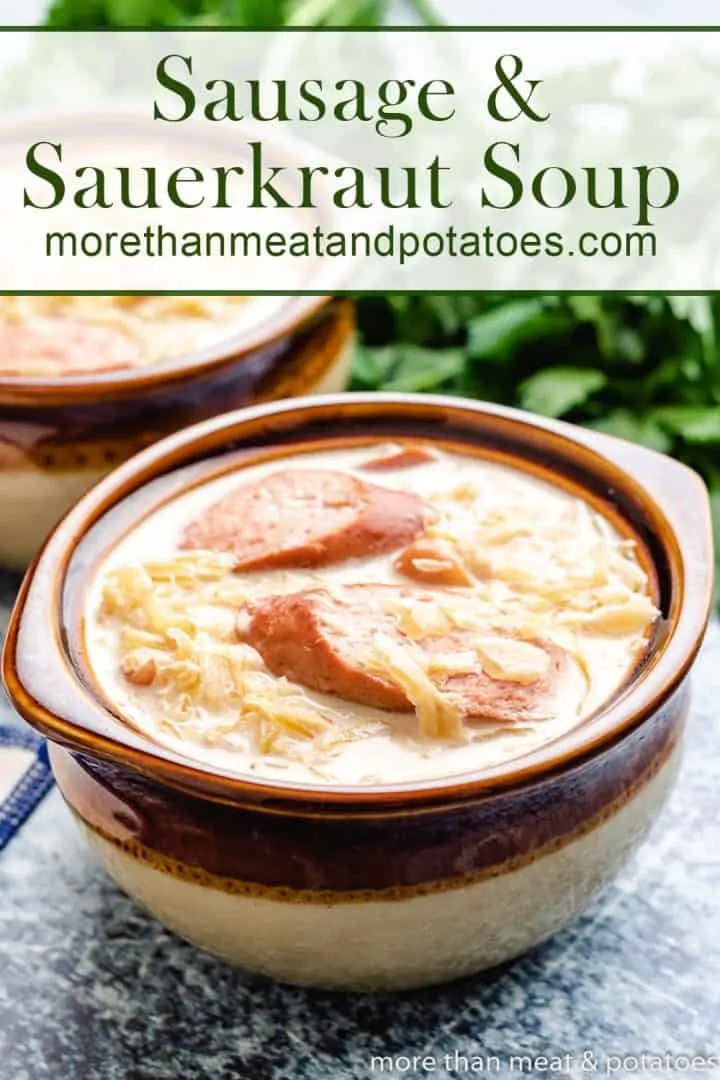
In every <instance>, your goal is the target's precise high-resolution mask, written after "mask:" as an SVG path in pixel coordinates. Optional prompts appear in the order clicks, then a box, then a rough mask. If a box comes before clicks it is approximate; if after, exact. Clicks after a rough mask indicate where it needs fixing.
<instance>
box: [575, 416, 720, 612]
mask: <svg viewBox="0 0 720 1080" xmlns="http://www.w3.org/2000/svg"><path fill="white" fill-rule="evenodd" d="M570 434H571V435H572V437H573V438H574V439H576V440H577V441H579V442H582V443H584V444H585V445H586V446H587V447H588V448H589V449H590V450H594V451H595V452H596V453H599V454H602V455H603V456H604V457H606V458H609V459H610V460H611V461H612V462H613V463H614V464H616V465H619V466H620V467H621V468H622V469H625V470H626V471H628V472H629V473H630V474H631V475H632V476H634V477H635V478H636V479H637V480H638V481H639V482H640V483H641V485H642V486H643V487H644V488H645V490H646V491H647V492H648V493H649V494H650V495H651V496H652V498H653V500H654V501H655V502H656V503H658V504H659V506H660V509H661V510H662V511H663V513H664V514H665V517H666V518H667V519H668V521H669V522H670V524H671V525H672V527H673V529H674V530H675V533H676V535H677V538H678V541H679V547H680V556H681V559H682V563H683V568H684V575H685V588H686V602H690V604H691V605H692V607H693V609H694V613H695V614H696V615H697V616H700V617H701V618H704V620H705V621H707V618H708V616H709V612H710V607H711V602H712V591H713V580H714V566H715V557H714V549H713V530H712V516H711V510H710V499H709V495H708V490H707V488H706V486H705V483H704V481H703V480H702V478H701V477H700V476H699V475H698V473H696V472H694V470H693V469H690V468H688V466H687V465H682V464H681V463H680V462H679V461H675V459H674V458H671V457H669V456H668V455H667V454H660V453H658V452H657V451H656V450H648V449H647V447H645V446H638V445H637V444H636V443H631V442H627V441H626V440H624V439H617V438H615V437H614V436H612V435H605V434H602V433H601V432H599V431H592V430H590V429H588V428H579V427H575V426H572V427H571V428H570ZM703 613H704V614H703Z"/></svg>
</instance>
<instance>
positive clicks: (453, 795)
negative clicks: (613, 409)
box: [3, 394, 712, 990]
mask: <svg viewBox="0 0 720 1080" xmlns="http://www.w3.org/2000/svg"><path fill="white" fill-rule="evenodd" d="M403 435H405V436H407V435H422V436H423V437H431V438H433V437H434V438H437V439H439V440H442V441H443V442H444V443H445V444H446V445H448V444H449V445H455V446H456V447H457V445H458V444H465V446H466V447H467V448H468V449H470V450H471V451H472V450H474V451H475V452H476V453H478V452H479V453H481V454H484V453H487V454H492V455H493V456H495V457H496V458H500V459H501V460H502V459H504V460H507V461H509V462H511V463H514V464H515V465H519V466H520V467H525V468H528V469H532V470H535V471H537V470H540V471H541V472H542V473H543V474H544V475H545V476H551V477H555V478H556V480H557V482H559V483H562V484H564V485H566V486H569V487H570V488H571V489H575V490H576V491H579V492H582V493H583V494H584V495H585V497H587V498H588V499H590V500H592V501H594V502H595V504H596V505H598V506H601V507H603V508H604V509H605V510H606V512H607V513H609V514H610V515H612V516H613V517H614V518H615V520H616V521H619V522H620V524H621V526H622V527H623V528H625V529H626V530H629V531H630V532H631V533H633V534H634V535H635V536H636V538H637V540H638V541H639V543H640V544H641V546H642V549H643V551H644V552H645V555H646V558H647V559H649V560H650V562H651V569H652V570H654V575H655V577H656V581H657V595H658V603H659V605H660V607H661V608H662V612H663V615H664V620H663V623H662V632H660V633H658V634H656V636H655V639H654V641H653V642H652V644H651V645H650V646H649V649H648V653H647V655H646V656H645V658H644V659H643V661H642V663H641V664H640V665H639V666H638V668H636V670H635V671H634V673H633V674H632V676H630V677H629V678H628V679H627V680H626V682H625V683H624V684H623V685H622V686H621V687H620V688H619V689H618V691H617V692H616V694H615V695H614V697H613V699H612V700H611V701H610V702H608V703H607V704H606V706H605V707H603V708H602V709H601V710H600V711H599V712H597V713H596V714H595V715H593V716H592V717H590V718H588V719H587V720H586V721H584V722H583V723H582V724H580V725H579V726H578V727H576V728H575V729H574V730H572V731H570V732H568V733H566V734H565V735H563V736H561V737H559V738H557V739H555V740H554V741H553V742H551V743H549V744H547V745H545V746H544V747H542V748H541V749H539V750H537V751H533V752H532V753H527V754H525V755H524V756H523V757H520V758H517V759H515V760H513V761H510V762H506V763H504V764H502V765H498V766H496V767H493V768H488V769H485V770H484V771H482V772H475V773H469V774H463V775H457V776H451V777H445V778H442V779H437V780H430V781H421V782H416V783H403V784H395V785H383V786H378V787H340V786H336V787H331V786H313V785H306V784H300V783H295V784H292V783H286V784H279V783H276V782H274V781H273V782H268V781H264V780H262V779H257V778H253V777H251V776H249V775H240V774H232V773H229V772H222V771H220V770H218V769H214V768H212V767H210V766H207V765H203V764H200V763H197V762H194V761H193V760H192V759H190V758H187V757H183V756H180V755H178V754H177V753H175V752H173V751H172V750H169V749H166V748H163V747H162V746H159V745H157V744H156V743H154V742H153V741H152V740H151V739H150V738H148V737H147V736H145V735H143V734H141V733H140V732H139V731H137V730H134V729H133V728H131V727H130V726H128V725H127V724H125V723H124V722H123V720H122V719H121V718H120V717H119V716H118V715H115V714H114V713H113V711H112V710H111V709H110V708H109V707H107V706H106V705H104V704H103V702H102V700H101V698H100V696H99V695H98V693H97V692H96V691H95V690H94V689H93V688H92V683H91V681H90V679H89V678H88V675H87V672H86V671H85V669H84V668H83V663H82V660H81V653H80V652H79V650H78V641H79V630H80V620H81V618H82V610H83V601H84V596H85V586H86V582H87V580H88V576H89V574H90V573H91V571H92V568H93V567H94V566H95V565H96V563H97V561H98V559H99V558H102V556H103V553H104V552H106V551H107V550H108V548H109V547H110V546H111V545H112V544H113V542H114V540H115V539H116V538H117V536H118V534H119V533H120V532H121V531H124V530H125V529H126V528H128V526H130V525H131V523H132V522H133V521H134V520H135V519H136V517H137V516H138V515H140V514H142V513H143V512H146V511H147V510H148V508H149V507H151V506H153V505H154V504H155V503H156V502H157V501H158V500H159V499H162V498H165V497H167V496H168V495H169V494H171V493H173V492H176V491H179V490H182V488H183V487H184V486H185V485H186V484H187V483H188V482H189V481H190V480H191V478H192V477H197V475H198V473H199V472H200V473H201V472H202V471H203V470H204V469H205V468H206V466H207V465H208V463H209V461H210V460H211V459H212V462H213V466H216V465H218V464H220V462H219V459H220V458H221V457H222V456H223V455H238V454H242V455H243V456H244V458H247V456H248V455H249V456H252V455H254V454H262V453H268V451H269V450H272V449H274V453H275V454H277V453H278V450H279V452H280V453H281V454H282V452H283V448H285V447H287V449H288V451H292V450H293V449H294V448H296V447H297V445H298V444H300V443H303V442H306V441H313V442H316V441H317V440H327V441H328V442H329V443H330V444H332V443H336V444H342V443H343V442H345V441H347V440H349V439H354V440H357V439H358V438H361V439H373V438H374V437H378V438H381V439H387V438H388V437H393V436H403ZM711 567H712V545H711V536H710V525H709V513H708V500H707V495H706V492H705V490H704V487H703V485H702V483H701V481H700V480H699V479H698V477H697V476H696V475H695V474H694V473H693V472H691V471H689V470H688V469H686V468H685V467H683V466H682V465H679V464H677V463H676V462H675V461H673V460H671V459H669V458H666V457H663V456H661V455H659V454H656V453H654V452H652V451H649V450H645V449H641V448H639V447H636V446H631V445H629V444H627V443H624V442H621V441H618V440H616V439H613V438H609V437H607V436H604V435H600V434H597V433H595V432H590V431H584V430H580V429H577V428H574V427H571V426H568V425H566V424H562V423H558V422H554V421H550V420H543V419H539V418H537V417H531V416H530V415H527V414H524V413H521V412H516V411H513V410H509V409H504V408H500V407H494V406H489V405H484V404H479V403H476V402H470V401H463V400H461V399H456V398H440V397H423V396H417V397H415V396H408V395H381V394H378V395H373V394H368V395H364V394H363V395H356V394H347V395H335V396H327V397H321V398H316V399H306V400H302V401H297V402H283V403H277V404H272V405H263V406H256V407H251V408H248V409H245V410H242V411H239V412H236V413H234V414H232V415H229V416H222V417H218V418H216V419H213V420H209V421H206V422H205V423H202V424H199V425H197V426H196V427H193V428H190V429H188V430H185V431H182V432H180V433H178V434H175V435H173V436H171V437H169V438H167V439H165V440H164V441H163V442H161V443H159V444H155V445H154V446H152V447H150V448H149V449H147V450H145V451H143V452H142V453H140V454H139V455H137V456H136V457H135V458H133V459H132V460H131V461H129V462H127V463H126V464H124V465H122V466H121V467H120V468H118V469H117V470H115V472H113V473H112V475H110V476H109V477H107V478H105V479H104V480H103V481H101V482H100V484H98V486H96V487H95V488H94V489H93V490H92V491H91V492H90V493H89V494H88V495H86V496H85V497H84V498H83V499H82V500H81V501H80V503H79V504H78V505H77V506H76V507H75V508H74V509H73V510H72V511H71V512H70V513H69V514H68V516H67V517H66V518H65V519H64V520H63V521H62V523H61V524H60V525H59V526H58V528H57V529H56V531H55V532H54V533H53V535H52V537H51V538H50V540H49V541H48V542H47V544H46V545H45V547H44V549H43V551H42V552H41V554H40V555H39V557H38V558H37V559H36V561H35V563H34V565H33V567H32V570H31V572H30V573H29V575H28V576H27V578H26V580H25V582H24V585H23V587H22V590H21V593H20V596H19V598H18V601H17V605H16V607H15V611H14V613H13V616H12V620H11V625H10V629H9V633H8V637H7V643H6V646H5V652H4V658H3V675H4V680H5V685H6V688H7V690H8V693H9V694H10V697H11V699H12V701H13V703H14V704H15V706H16V708H17V709H18V710H19V712H20V713H21V714H22V715H23V716H24V717H25V718H26V719H27V720H28V721H29V722H30V723H31V724H32V725H34V726H35V727H36V728H38V729H39V730H40V731H41V732H43V733H45V734H46V735H47V736H48V738H49V739H50V741H51V758H52V763H53V768H54V770H55V775H56V778H57V781H58V784H59V786H60V789H61V791H62V793H63V795H64V797H65V799H66V801H67V803H68V805H69V807H70V808H71V810H72V813H73V814H74V816H75V818H76V819H77V821H78V822H79V823H80V825H81V827H82V829H83V831H84V832H85V834H86V836H87V838H88V840H89V842H90V843H91V845H92V847H93V848H94V849H95V850H96V851H97V852H98V854H99V855H100V857H101V859H102V860H103V862H104V864H105V866H106V867H107V869H108V870H109V872H110V874H111V875H112V876H113V877H114V878H115V880H116V881H117V882H118V883H119V884H120V886H121V887H122V888H123V889H125V890H126V891H127V892H128V893H130V894H131V895H132V896H134V897H136V898H137V899H138V900H139V901H140V902H141V903H142V904H144V905H145V906H146V907H147V908H148V909H149V910H150V911H151V912H153V913H154V914H155V915H156V916H157V917H158V918H159V919H160V920H162V921H163V922H164V923H165V924H166V925H167V926H168V927H170V928H171V929H172V930H174V931H175V932H177V933H178V934H180V935H181V936H183V937H185V938H187V939H188V940H190V941H192V942H195V943H196V944H198V945H200V946H202V947H203V948H205V949H208V950H210V951H211V952H213V953H215V954H216V955H218V956H220V957H223V958H225V959H227V960H229V961H231V962H233V963H236V964H239V965H241V966H243V967H246V968H249V969H252V970H254V971H257V972H262V973H265V974H267V975H271V976H274V977H276V978H278V979H281V980H285V981H289V982H294V983H300V984H315V985H322V986H331V987H345V988H353V989H373V990H374V989H381V988H382V989H388V988H395V989H397V988H403V987H414V986H421V985H427V984H432V983H436V982H440V981H444V980H448V979H453V978H456V977H459V976H463V975H468V974H470V973H472V972H476V971H479V970H481V969H483V968H486V967H490V966H493V965H496V964H498V963H500V962H503V961H506V960H508V959H510V958H512V957H514V956H517V955H518V954H520V953H522V952H523V951H524V950H526V949H528V948H530V947H531V946H533V945H535V944H537V943H538V942H541V941H542V940H544V939H545V938H547V937H548V936H550V935H551V934H553V933H554V932H555V931H557V930H558V929H559V928H560V927H562V926H563V925H564V924H566V923H567V922H568V921H569V920H570V919H572V918H573V917H574V916H575V915H576V914H577V913H578V912H579V911H580V910H581V909H582V908H584V907H585V906H586V905H587V904H588V903H589V902H590V901H591V900H592V899H593V897H595V895H596V894H597V893H598V892H599V890H600V889H602V888H603V887H604V886H605V885H606V884H607V883H608V882H609V881H610V880H611V879H612V878H613V877H614V876H615V874H616V873H617V871H618V869H619V867H620V866H621V865H622V864H623V863H624V861H625V859H626V858H627V857H628V855H629V854H630V853H631V852H632V851H633V850H634V849H635V848H636V847H637V845H638V844H639V843H640V841H641V840H642V838H643V837H644V836H645V834H646V833H647V831H648V829H649V827H650V826H651V824H652V823H653V821H654V820H655V818H656V817H657V815H658V813H659V811H660V808H661V806H662V804H663V803H664V801H665V799H666V797H667V795H668V792H669V790H670V788H671V786H672V784H673V781H674V778H675V775H676V772H677V768H678V762H679V757H680V743H681V737H682V731H683V723H684V719H685V714H686V712H687V707H688V679H687V676H688V673H689V670H690V668H691V665H692V663H693V660H694V658H695V656H696V653H697V651H698V649H699V647H700V643H701V640H702V637H703V633H704V630H705V626H706V622H707V619H708V614H709V609H710V602H711V600H710V597H711V578H712V570H711Z"/></svg>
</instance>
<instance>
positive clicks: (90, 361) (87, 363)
mask: <svg viewBox="0 0 720 1080" xmlns="http://www.w3.org/2000/svg"><path fill="white" fill-rule="evenodd" d="M141 361H142V354H141V351H140V349H139V347H138V344H137V342H136V341H135V340H134V339H133V338H132V337H130V336H129V335H128V334H126V333H125V332H124V331H123V330H120V329H118V327H115V326H105V325H101V324H99V323H91V322H82V321H80V320H77V319H58V318H55V317H52V316H47V317H38V318H33V319H27V320H25V321H23V322H18V323H11V322H4V323H3V322H0V374H2V375H25V376H47V377H57V376H62V375H82V374H84V373H88V372H100V371H114V370H118V369H121V368H126V367H134V366H136V365H137V364H138V363H140V362H141Z"/></svg>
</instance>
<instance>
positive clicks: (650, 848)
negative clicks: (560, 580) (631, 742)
mask: <svg viewBox="0 0 720 1080" xmlns="http://www.w3.org/2000/svg"><path fill="white" fill-rule="evenodd" d="M3 590H4V593H3ZM9 590H10V583H8V582H5V583H3V582H2V581H1V580H0V602H2V601H4V600H7V599H8V598H9ZM694 682H695V702H694V707H693V712H692V717H691V720H690V724H689V731H688V738H687V750H686V755H685V764H684V769H683V772H682V776H681V779H680V782H679V784H678V787H677V789H676V790H675V792H674V794H673V796H672V799H671V802H670V804H669V806H668V808H667V809H666V810H665V812H664V815H663V817H662V819H661V821H660V822H659V824H658V826H657V827H656V829H655V831H654V833H653V835H652V837H651V839H650V841H649V842H648V843H647V845H646V846H645V847H644V848H643V850H642V851H641V852H640V854H639V855H638V856H637V857H636V858H635V860H634V861H633V863H632V865H631V866H629V867H628V868H627V870H626V871H625V872H624V874H623V875H622V877H621V878H620V880H619V881H618V882H617V884H616V885H615V886H614V887H612V888H611V889H610V890H609V891H608V892H607V893H606V894H605V896H604V897H603V899H602V900H601V901H600V902H599V903H596V904H595V906H594V907H593V908H592V909H591V910H590V911H588V912H587V913H586V914H585V915H584V916H583V917H582V918H581V919H580V920H579V921H577V922H576V923H575V924H574V925H573V926H572V927H571V928H570V929H568V930H567V931H566V932H565V933H562V934H560V935H559V936H558V937H557V938H555V939H554V940H553V941H552V942H551V943H550V944H548V945H545V946H544V947H542V948H541V949H539V950H537V951H535V952H534V953H532V954H530V955H528V956H526V957H525V958H524V959H522V960H520V961H519V962H517V963H515V964H513V965H512V966H510V967H508V968H507V969H505V970H502V971H500V972H495V973H493V974H492V975H489V976H485V977H482V978H476V979H472V980H468V981H465V982H463V983H457V984H454V985H452V986H449V987H446V988H442V989H435V990H432V991H423V992H421V993H415V994H405V995H402V996H394V997H383V998H371V997H349V996H342V995H335V994H328V993H318V992H306V991H302V990H295V989H291V988H287V987H281V986H277V985H274V984H271V983H268V982H266V981H263V980H260V979H255V978H252V977H249V976H246V975H243V974H241V973H239V972H236V971H233V970H231V969H229V968H227V967H225V966H224V965H222V964H220V963H217V962H216V961H214V960H212V959H211V958H209V957H207V956H204V955H202V954H200V953H198V952H196V951H195V950H194V949H192V948H191V947H190V946H189V945H185V944H184V943H183V942H181V941H178V940H177V939H176V938H174V937H172V936H171V935H170V934H169V933H166V932H165V931H164V930H163V929H162V927H160V926H159V925H158V924H157V923H156V922H154V921H153V920H152V919H151V918H149V917H148V916H147V915H145V914H144V913H143V912H142V911H141V910H139V909H138V908H137V907H136V906H135V905H134V904H133V903H132V902H131V901H130V900H129V899H127V898H126V897H125V896H123V895H122V894H121V893H119V892H118V891H117V889H116V888H115V887H114V886H113V885H112V883H111V882H110V881H109V880H108V879H107V878H106V877H105V876H104V874H103V873H102V872H101V871H100V870H99V868H98V867H97V866H96V864H95V862H94V860H93V858H92V857H91V855H90V854H89V852H88V851H87V850H86V848H85V846H84V844H83V842H82V840H81V839H80V836H79V835H78V834H77V833H76V830H75V827H74V825H73V823H72V822H71V820H70V818H69V816H68V813H67V811H66V810H65V808H64V806H63V804H62V802H61V800H60V798H59V796H58V794H57V792H56V791H53V792H52V793H51V795H50V796H48V798H47V799H46V800H45V802H44V803H43V804H42V805H41V807H40V808H39V809H38V810H37V811H36V812H35V813H34V815H33V816H32V817H31V819H30V820H29V822H28V823H27V824H26V825H25V826H24V828H23V829H22V831H21V832H20V833H19V834H18V835H17V836H16V837H15V838H14V839H13V840H12V841H11V843H10V845H9V846H8V847H7V849H6V850H5V851H4V852H3V853H2V854H1V855H0V1078H1V1080H41V1078H45V1077H47V1078H48V1080H245V1078H247V1080H256V1078H257V1080H285V1078H287V1080H342V1078H344V1077H348V1078H351V1080H356V1078H357V1080H362V1078H366V1077H374V1076H380V1075H384V1076H394V1077H398V1076H419V1077H422V1076H424V1075H427V1076H433V1077H436V1078H439V1080H447V1078H448V1077H458V1076H469V1075H474V1076H477V1075H486V1076H487V1075H495V1076H498V1075H499V1076H510V1075H520V1074H523V1075H532V1076H561V1075H563V1076H565V1077H573V1078H579V1077H585V1076H591V1075H592V1074H593V1071H594V1069H593V1066H597V1071H596V1072H595V1075H613V1076H623V1077H626V1076H628V1077H629V1076H634V1077H649V1076H654V1077H658V1076H667V1077H670V1076H680V1075H685V1076H689V1075H690V1076H696V1077H697V1076H700V1077H709V1076H712V1075H720V1070H715V1069H713V1067H712V1065H711V1063H710V1062H709V1061H708V1062H705V1063H704V1062H703V1061H702V1060H700V1059H702V1058H709V1057H710V1056H711V1055H712V1054H718V1053H720V845H719V840H720V827H719V825H718V819H719V818H720V767H719V764H718V763H719V762H720V724H719V723H718V716H717V703H718V700H719V699H720V628H719V627H718V626H716V625H714V626H713V627H711V631H710V634H709V636H708V639H707V642H706V645H705V647H704V650H703V653H702V657H701V659H700V662H699V663H698V666H697V669H696V676H695V680H694ZM642 1054H646V1055H648V1054H650V1055H670V1057H669V1058H668V1059H667V1060H666V1061H665V1062H660V1061H658V1060H657V1059H656V1058H654V1057H652V1058H646V1060H645V1062H643V1061H642V1060H640V1061H637V1060H636V1059H637V1057H639V1056H640V1055H642ZM520 1055H523V1056H524V1057H525V1060H523V1061H520V1060H518V1056H520ZM628 1055H631V1056H630V1057H628V1058H627V1060H625V1062H623V1063H621V1062H620V1060H619V1059H620V1058H622V1057H623V1056H628ZM683 1055H687V1056H688V1057H689V1058H692V1057H693V1056H694V1057H695V1058H696V1061H695V1063H694V1065H693V1063H692V1062H688V1061H687V1059H686V1058H685V1057H683ZM374 1056H378V1057H384V1058H385V1057H386V1058H389V1059H392V1068H391V1067H390V1064H389V1062H388V1060H385V1061H384V1062H383V1063H382V1064H379V1063H378V1062H377V1061H376V1062H375V1063H373V1057H374ZM413 1056H414V1057H416V1058H419V1059H422V1058H424V1059H425V1061H424V1067H423V1063H422V1062H421V1061H418V1062H417V1063H416V1065H415V1067H412V1063H411V1061H408V1060H407V1059H408V1058H412V1057H413ZM543 1056H546V1057H547V1058H548V1059H550V1058H552V1057H553V1056H555V1057H556V1058H560V1057H562V1058H563V1060H547V1061H543V1060H542V1058H543ZM613 1056H615V1057H613ZM719 1060H720V1059H719ZM661 1066H662V1067H661Z"/></svg>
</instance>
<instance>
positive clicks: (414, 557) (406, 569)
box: [395, 537, 473, 587]
mask: <svg viewBox="0 0 720 1080" xmlns="http://www.w3.org/2000/svg"><path fill="white" fill-rule="evenodd" d="M395 569H396V570H397V572H398V573H399V574H402V575H403V577H408V578H413V579H414V580H415V581H419V582H421V583H423V584H425V585H445V586H450V587H454V586H468V585H472V583H473V581H472V577H471V576H470V574H469V573H468V571H467V570H466V568H465V567H464V566H463V564H462V561H461V559H460V557H459V555H458V553H457V552H456V551H455V549H454V548H453V547H452V545H451V544H447V543H443V542H442V541H439V540H424V539H423V538H422V537H420V538H419V539H418V540H414V541H413V543H412V544H410V546H409V547H406V548H405V550H404V551H401V552H400V554H399V555H398V557H397V559H396V560H395Z"/></svg>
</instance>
